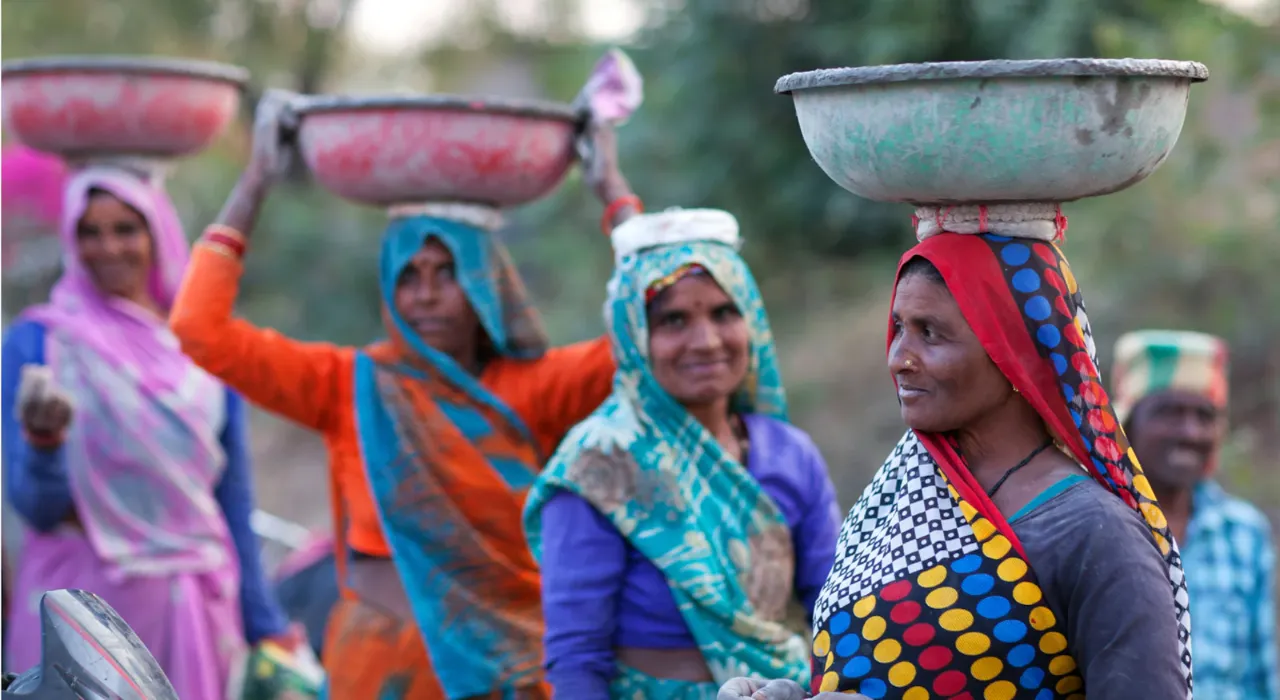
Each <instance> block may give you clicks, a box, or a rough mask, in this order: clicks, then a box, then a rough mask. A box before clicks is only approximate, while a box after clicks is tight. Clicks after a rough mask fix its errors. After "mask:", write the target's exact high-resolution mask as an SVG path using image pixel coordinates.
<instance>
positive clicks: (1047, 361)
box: [888, 233, 1178, 562]
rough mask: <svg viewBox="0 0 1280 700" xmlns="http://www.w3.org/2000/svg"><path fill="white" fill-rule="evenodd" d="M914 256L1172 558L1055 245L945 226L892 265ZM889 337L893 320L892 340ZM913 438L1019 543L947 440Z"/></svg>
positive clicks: (1053, 427) (1060, 435)
mask: <svg viewBox="0 0 1280 700" xmlns="http://www.w3.org/2000/svg"><path fill="white" fill-rule="evenodd" d="M916 257H920V258H924V259H926V260H928V261H929V262H931V263H932V264H933V265H934V267H936V268H937V269H938V272H940V273H941V274H942V278H943V280H944V281H945V282H946V284H947V288H948V289H949V290H950V292H951V294H952V296H953V297H955V300H956V303H957V305H959V307H960V312H961V313H962V314H963V315H964V318H965V320H966V321H967V322H968V323H969V325H970V327H972V328H973V331H974V334H975V335H977V336H978V340H979V341H980V342H981V343H982V347H983V349H984V350H986V352H987V355H988V356H990V357H991V359H992V361H993V362H995V364H996V366H997V367H999V368H1000V371H1001V372H1002V373H1003V374H1004V375H1005V377H1007V378H1008V379H1009V382H1010V383H1011V384H1013V386H1014V387H1015V388H1017V390H1018V391H1019V392H1020V393H1021V394H1022V396H1023V397H1024V398H1026V400H1027V401H1028V402H1030V403H1031V406H1032V407H1033V408H1035V410H1036V412H1037V413H1038V414H1040V416H1041V418H1043V419H1044V421H1045V424H1046V425H1047V426H1048V427H1049V430H1050V432H1051V433H1052V434H1053V436H1054V437H1055V438H1056V439H1058V440H1060V441H1061V442H1062V443H1063V444H1064V445H1065V446H1066V447H1067V449H1068V450H1069V451H1070V452H1071V454H1072V455H1073V456H1074V457H1075V458H1076V460H1077V461H1079V462H1080V464H1082V465H1084V466H1085V467H1086V468H1087V469H1088V470H1089V472H1090V473H1091V474H1092V475H1093V477H1094V478H1095V479H1096V480H1097V481H1098V482H1099V483H1101V484H1102V485H1104V486H1106V487H1107V488H1108V489H1109V490H1111V491H1112V492H1113V493H1115V494H1116V495H1117V496H1119V497H1120V498H1121V499H1122V500H1123V501H1124V502H1125V503H1127V504H1128V505H1129V506H1130V507H1132V508H1134V509H1135V510H1137V511H1139V513H1140V514H1142V516H1143V517H1144V518H1145V519H1146V521H1147V523H1148V524H1149V525H1150V526H1151V528H1152V533H1153V534H1154V535H1155V538H1156V542H1157V544H1158V545H1159V546H1160V550H1161V552H1162V553H1163V554H1164V555H1165V556H1166V558H1169V559H1170V561H1171V562H1175V561H1177V560H1178V555H1177V552H1176V551H1175V550H1174V549H1173V548H1172V547H1171V546H1170V542H1171V541H1172V536H1171V534H1170V531H1169V529H1168V524H1167V523H1166V521H1165V518H1164V515H1163V514H1162V513H1161V512H1160V508H1159V506H1158V505H1157V504H1156V500H1155V494H1154V493H1153V492H1152V491H1151V486H1150V484H1149V483H1148V482H1147V479H1146V477H1145V476H1142V468H1141V466H1140V465H1139V464H1138V460H1137V458H1136V457H1135V456H1134V454H1133V451H1132V450H1130V449H1129V442H1128V440H1127V439H1126V438H1125V435H1124V431H1123V430H1122V429H1121V428H1120V424H1119V421H1117V420H1116V417H1115V411H1114V410H1113V409H1112V407H1111V403H1110V399H1109V398H1108V396H1107V392H1106V389H1104V388H1103V385H1102V380H1101V378H1100V376H1099V372H1098V364H1097V359H1096V355H1095V352H1094V344H1093V338H1092V334H1091V331H1090V330H1089V324H1088V317H1087V316H1086V314H1085V310H1084V303H1083V301H1082V299H1081V297H1080V291H1079V289H1078V288H1077V286H1076V281H1075V277H1074V276H1073V275H1072V274H1071V269H1070V267H1069V266H1068V265H1067V261H1066V259H1065V258H1063V257H1062V253H1061V251H1059V250H1058V248H1057V246H1055V245H1054V244H1052V243H1049V242H1042V241H1035V240H1030V239H1020V238H1007V237H1004V236H996V235H993V234H986V235H972V234H955V233H944V234H941V235H936V236H931V237H929V238H927V239H925V240H924V242H922V243H920V244H919V245H917V246H916V247H914V248H912V249H911V250H909V251H907V253H906V254H905V255H903V256H902V259H901V260H900V261H899V267H898V271H899V274H901V271H902V266H904V265H906V263H907V262H908V261H910V260H911V259H912V258H916ZM892 339H893V329H892V319H890V329H889V339H888V340H889V342H890V343H891V342H892ZM919 437H920V440H921V442H923V443H924V444H925V446H926V447H927V448H928V449H929V452H930V453H931V454H932V455H933V457H934V459H935V460H937V462H938V464H939V466H940V467H941V468H942V469H943V470H944V471H945V472H946V475H947V478H948V479H950V480H951V483H952V484H953V485H954V486H955V488H956V489H957V491H959V492H960V494H961V495H962V496H963V497H964V498H965V499H966V500H968V501H969V502H970V503H972V504H973V505H974V506H975V507H977V508H978V510H979V511H980V512H982V513H983V515H986V516H987V517H988V518H989V519H991V521H992V522H993V523H997V524H998V525H999V527H1000V531H1001V532H1002V533H1003V534H1004V535H1005V536H1006V537H1008V538H1009V540H1010V541H1011V542H1013V543H1014V546H1015V547H1018V549H1019V551H1021V546H1022V545H1021V543H1019V542H1018V539H1017V537H1016V536H1015V535H1014V533H1013V529H1012V528H1011V527H1010V526H1009V524H1008V522H1007V521H1006V520H1005V518H1003V517H1000V516H999V511H997V510H996V508H995V506H994V505H993V504H992V503H991V500H990V498H988V497H987V494H986V492H985V491H984V490H983V489H982V488H981V487H980V486H979V485H978V482H977V480H976V479H975V478H974V477H973V475H972V474H971V473H970V472H969V470H968V469H967V468H965V466H964V460H963V459H962V458H961V457H960V455H959V454H957V453H956V451H955V449H954V448H953V447H952V445H951V444H950V442H949V441H948V440H946V439H945V438H944V437H943V436H942V435H938V434H929V433H920V434H919ZM993 516H994V517H993Z"/></svg>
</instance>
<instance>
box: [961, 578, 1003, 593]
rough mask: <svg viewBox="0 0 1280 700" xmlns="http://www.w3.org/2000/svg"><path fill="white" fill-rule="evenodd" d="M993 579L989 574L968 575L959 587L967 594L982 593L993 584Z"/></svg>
mask: <svg viewBox="0 0 1280 700" xmlns="http://www.w3.org/2000/svg"><path fill="white" fill-rule="evenodd" d="M995 582H996V581H995V579H994V578H992V577H991V575H990V574H974V575H972V576H969V577H968V578H966V579H965V580H964V582H963V583H961V584H960V588H961V589H963V590H964V592H965V593H968V594H969V595H983V594H984V593H986V592H987V591H989V590H991V587H992V586H993V585H995Z"/></svg>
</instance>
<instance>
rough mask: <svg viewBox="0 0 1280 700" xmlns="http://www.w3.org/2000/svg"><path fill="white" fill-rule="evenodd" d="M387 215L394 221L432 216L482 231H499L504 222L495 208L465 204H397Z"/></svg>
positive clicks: (389, 208) (500, 213) (388, 209)
mask: <svg viewBox="0 0 1280 700" xmlns="http://www.w3.org/2000/svg"><path fill="white" fill-rule="evenodd" d="M387 215H388V216H390V217H391V218H392V219H407V218H409V217H411V216H430V217H433V218H436V219H448V220H449V221H457V222H458V223H460V224H466V225H468V226H474V227H476V228H478V229H480V230H482V231H489V232H493V231H497V230H498V229H500V228H502V225H503V223H504V220H503V218H502V212H500V211H498V210H497V209H494V208H493V207H486V206H484V205H481V204H468V203H465V202H427V203H424V204H397V205H394V206H391V207H388V208H387Z"/></svg>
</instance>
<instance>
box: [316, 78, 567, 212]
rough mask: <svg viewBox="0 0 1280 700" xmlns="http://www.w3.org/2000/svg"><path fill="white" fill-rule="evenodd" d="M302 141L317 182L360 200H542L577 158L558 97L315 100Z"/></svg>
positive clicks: (504, 203)
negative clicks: (534, 99) (555, 100)
mask: <svg viewBox="0 0 1280 700" xmlns="http://www.w3.org/2000/svg"><path fill="white" fill-rule="evenodd" d="M297 112H298V115H299V116H300V118H301V121H300V123H299V126H298V145H299V150H300V151H301V153H302V157H303V159H304V160H305V161H306V163H307V166H308V167H309V168H310V169H311V171H312V172H313V173H314V174H315V177H316V179H317V180H318V181H319V182H320V184H321V185H323V186H324V187H325V188H326V189H328V190H329V191H331V192H333V193H334V194H336V195H338V196H340V197H344V198H346V199H349V200H353V201H355V202H359V203H362V204H372V205H381V206H385V205H390V204H403V203H417V202H428V201H437V202H438V201H458V202H471V203H476V204H485V205H489V206H495V207H510V206H516V205H519V204H524V203H526V202H530V201H533V200H535V199H538V198H540V197H542V196H544V195H546V194H548V193H549V192H551V191H552V190H553V189H555V188H556V186H557V185H559V184H560V182H561V181H562V180H563V179H564V176H565V174H566V173H567V172H568V170H569V168H570V166H572V165H573V161H574V150H573V136H574V133H575V129H576V119H575V116H574V112H573V110H572V109H570V107H569V106H568V105H560V104H555V103H544V102H531V101H515V100H498V99H492V98H484V99H481V98H466V97H458V96H443V95H441V96H435V95H433V96H414V97H374V98H370V97H309V98H305V99H304V100H303V101H302V102H301V103H300V104H299V106H298V107H297Z"/></svg>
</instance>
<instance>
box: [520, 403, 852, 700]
mask: <svg viewBox="0 0 1280 700" xmlns="http://www.w3.org/2000/svg"><path fill="white" fill-rule="evenodd" d="M745 423H746V427H747V434H748V439H749V440H750V446H751V447H750V451H749V452H748V454H747V465H746V466H747V471H748V472H749V473H750V474H751V475H752V476H754V477H755V478H756V480H757V481H759V482H760V486H761V487H762V488H763V489H764V491H765V493H768V494H769V496H770V497H771V498H773V500H774V502H775V503H777V504H778V507H779V509H780V510H781V511H782V515H783V517H784V518H786V521H787V525H788V526H789V527H790V528H791V541H792V544H793V546H794V547H795V556H796V571H795V590H796V596H797V598H798V599H799V600H800V602H801V603H803V605H804V607H805V610H806V611H809V612H810V613H811V612H812V611H813V605H814V602H815V601H816V600H817V598H818V593H819V591H820V590H821V589H822V584H823V583H824V582H825V581H826V578H827V574H828V573H830V571H831V566H832V564H833V563H834V560H835V549H836V537H837V536H838V535H839V532H840V524H841V521H842V520H843V518H842V516H841V513H840V509H839V506H838V505H837V504H836V491H835V486H834V485H833V484H832V483H831V477H830V476H829V475H828V474H827V465H826V463H825V462H824V461H823V459H822V455H821V454H819V452H818V448H817V447H816V446H815V445H814V444H813V441H812V440H810V439H809V436H808V435H806V434H805V433H804V432H803V431H801V430H800V429H798V428H796V427H794V426H791V425H788V424H786V423H783V422H781V421H778V420H775V419H773V418H769V417H767V416H757V415H748V416H746V417H745ZM542 605H543V611H544V614H545V616H546V625H547V631H546V655H547V659H546V666H547V677H548V680H549V681H550V682H551V685H552V686H553V688H554V693H555V697H561V698H574V699H575V700H608V697H609V682H610V681H611V680H612V679H613V676H614V674H615V671H616V668H615V665H614V649H615V648H617V647H624V646H625V647H639V648H647V649H692V648H696V647H697V646H698V645H697V643H696V642H695V641H694V639H693V636H692V635H691V634H690V633H689V629H688V627H687V626H686V625H685V622H684V618H683V617H681V615H680V610H679V608H677V607H676V601H675V597H674V596H673V595H672V593H671V589H670V588H669V587H668V585H667V580H666V578H665V577H664V576H663V575H662V572H661V571H660V570H659V569H658V567H657V566H655V565H654V564H653V562H651V561H649V560H648V559H647V558H646V557H645V556H644V555H643V554H641V553H640V552H639V551H637V550H636V549H635V547H633V546H631V544H630V543H629V542H627V540H626V539H625V538H624V537H623V536H622V534H621V533H619V532H618V530H617V528H615V527H614V526H613V523H611V522H609V520H608V519H607V518H606V517H605V516H604V515H602V514H601V513H600V512H599V511H597V510H596V509H595V508H594V507H593V506H591V504H589V503H587V501H585V500H583V499H582V498H581V497H580V496H578V495H577V494H573V493H570V492H568V491H560V492H558V493H557V494H556V495H555V496H553V497H552V498H551V499H550V500H548V501H547V502H546V504H545V505H544V506H543V508H542Z"/></svg>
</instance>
